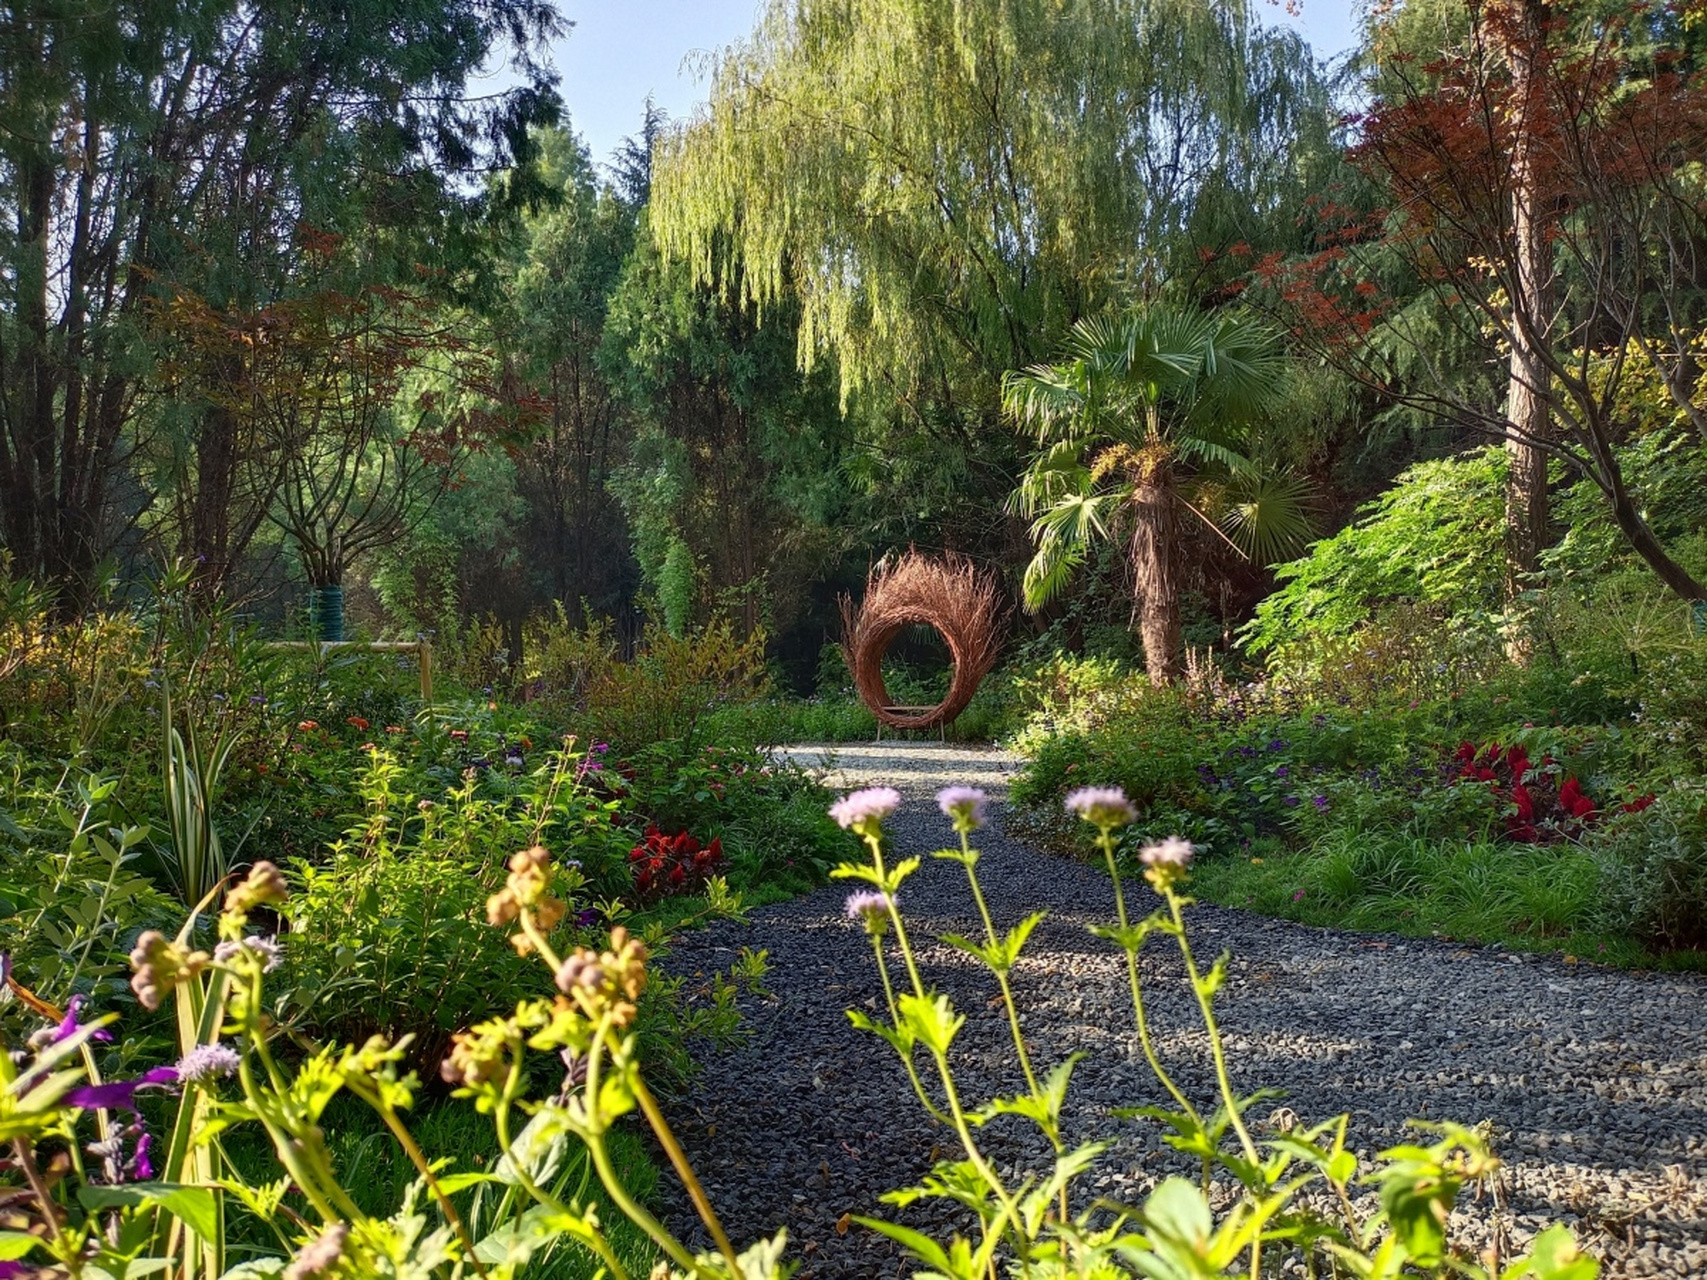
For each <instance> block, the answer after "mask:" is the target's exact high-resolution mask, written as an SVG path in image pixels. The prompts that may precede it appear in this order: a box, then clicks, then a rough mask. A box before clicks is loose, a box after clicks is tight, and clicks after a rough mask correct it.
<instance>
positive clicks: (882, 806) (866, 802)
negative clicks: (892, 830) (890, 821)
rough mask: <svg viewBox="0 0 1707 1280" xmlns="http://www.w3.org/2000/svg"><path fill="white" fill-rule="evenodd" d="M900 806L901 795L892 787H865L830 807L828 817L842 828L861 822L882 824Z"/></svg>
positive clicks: (850, 793)
mask: <svg viewBox="0 0 1707 1280" xmlns="http://www.w3.org/2000/svg"><path fill="white" fill-rule="evenodd" d="M900 805H901V793H900V792H899V791H897V790H895V788H894V787H866V788H865V789H864V790H863V791H852V792H849V793H848V794H847V795H845V796H843V797H842V798H841V799H840V800H838V801H836V803H835V804H833V805H831V806H830V816H831V817H832V818H834V819H835V820H836V822H837V823H838V824H839V825H841V826H842V827H844V828H852V827H854V826H856V825H857V824H859V823H862V822H882V821H883V819H885V818H887V817H888V816H889V815H890V814H892V813H894V812H895V810H896V809H898V808H899V807H900Z"/></svg>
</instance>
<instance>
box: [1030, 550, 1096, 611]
mask: <svg viewBox="0 0 1707 1280" xmlns="http://www.w3.org/2000/svg"><path fill="white" fill-rule="evenodd" d="M1084 562H1085V544H1084V543H1082V542H1067V541H1063V540H1061V539H1050V540H1047V541H1045V542H1042V543H1040V544H1039V545H1038V548H1037V553H1036V554H1035V555H1034V556H1032V558H1031V563H1030V564H1028V565H1026V567H1025V580H1024V582H1023V583H1022V584H1021V586H1020V593H1021V595H1022V596H1023V597H1024V599H1025V607H1026V608H1027V609H1030V610H1033V611H1036V610H1038V609H1041V608H1042V607H1043V606H1044V605H1046V604H1048V603H1049V602H1050V601H1051V600H1053V599H1054V598H1055V597H1056V596H1058V595H1060V594H1061V591H1062V590H1063V589H1064V588H1065V587H1066V585H1067V584H1068V583H1069V582H1070V581H1072V578H1073V574H1074V573H1075V572H1077V571H1078V569H1079V567H1080V566H1081V565H1082V564H1084Z"/></svg>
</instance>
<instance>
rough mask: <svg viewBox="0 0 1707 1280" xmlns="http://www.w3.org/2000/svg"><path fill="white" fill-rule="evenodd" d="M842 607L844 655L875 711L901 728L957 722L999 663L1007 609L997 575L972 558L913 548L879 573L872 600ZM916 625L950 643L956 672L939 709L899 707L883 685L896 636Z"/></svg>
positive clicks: (844, 602) (868, 591) (871, 583)
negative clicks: (1004, 609)
mask: <svg viewBox="0 0 1707 1280" xmlns="http://www.w3.org/2000/svg"><path fill="white" fill-rule="evenodd" d="M841 606H842V656H843V657H844V658H845V659H846V660H847V664H848V670H850V671H851V672H853V678H854V687H855V688H856V689H857V690H858V691H859V698H860V701H861V702H863V703H865V705H866V706H867V707H869V708H870V709H871V713H872V714H873V715H874V716H876V717H877V718H878V720H880V721H881V722H882V723H884V724H886V725H888V726H890V727H891V728H893V729H934V728H936V727H937V726H938V725H944V724H947V723H949V722H950V721H951V720H953V719H954V718H955V717H956V716H958V715H959V714H960V713H961V712H962V711H964V710H966V708H967V705H968V704H970V703H971V701H972V695H973V694H975V693H976V692H977V691H978V684H979V682H980V681H982V680H983V679H984V677H985V676H987V675H989V674H990V669H991V668H992V667H994V666H995V665H996V655H997V653H998V651H999V648H1000V640H1001V629H1002V606H1001V596H1000V593H999V591H998V590H997V587H996V579H995V575H994V574H991V573H988V572H985V571H982V570H980V569H979V568H978V567H977V566H976V565H974V564H973V563H972V562H971V561H970V560H968V559H966V558H965V557H964V556H958V555H954V554H952V553H950V554H947V555H943V556H939V557H930V556H922V555H920V554H919V553H918V552H917V551H916V550H911V549H909V550H908V552H907V554H906V555H904V556H902V557H901V558H900V559H898V560H895V561H893V562H891V563H888V564H880V565H878V567H877V568H876V569H874V570H872V572H871V575H870V576H869V577H868V578H867V579H866V584H865V599H863V600H862V601H860V603H859V604H858V605H857V606H856V605H855V604H854V602H853V597H851V596H843V597H842V598H841ZM916 623H924V624H925V625H927V626H930V627H933V628H935V629H936V631H937V632H938V634H940V635H941V636H942V638H943V640H945V641H946V642H947V644H948V653H949V658H950V660H951V661H952V662H953V664H954V672H953V675H952V677H951V678H950V680H949V686H948V696H947V697H946V698H944V699H943V700H942V701H941V702H940V703H938V704H937V705H936V706H934V707H924V708H915V707H896V706H894V705H892V703H891V701H890V698H889V691H888V689H886V688H884V685H883V655H884V654H885V653H887V652H888V651H889V646H890V645H891V644H893V643H894V641H895V637H896V636H898V635H900V634H901V632H902V631H903V630H904V629H905V628H907V627H909V626H913V625H914V624H916Z"/></svg>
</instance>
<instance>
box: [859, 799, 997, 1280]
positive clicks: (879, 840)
mask: <svg viewBox="0 0 1707 1280" xmlns="http://www.w3.org/2000/svg"><path fill="white" fill-rule="evenodd" d="M900 803H901V795H900V793H899V792H898V791H896V790H894V789H893V788H892V787H872V788H868V789H866V790H864V791H855V792H852V793H851V794H849V795H847V796H844V797H843V798H842V799H841V800H839V801H837V802H836V803H835V804H834V805H832V806H831V807H830V816H831V817H833V818H834V819H835V820H836V821H837V822H838V823H840V824H841V826H843V827H844V828H846V829H848V830H850V831H852V832H853V833H854V834H855V835H857V836H859V838H860V839H861V840H862V841H864V843H865V846H866V848H867V849H869V850H870V851H871V861H872V865H871V869H870V870H869V871H868V870H867V869H865V868H863V867H858V866H851V865H850V866H843V867H841V868H838V874H841V875H843V876H856V877H858V878H861V879H866V880H870V881H871V882H872V883H873V884H876V885H877V886H878V887H879V888H880V889H881V890H882V891H883V893H884V894H885V895H886V896H887V898H888V900H889V920H890V924H891V926H892V927H893V928H894V930H895V941H896V944H897V945H898V946H899V947H900V950H901V958H902V960H903V961H904V962H905V964H906V968H907V976H908V978H909V979H910V980H911V982H912V984H913V995H914V997H915V998H916V999H917V1000H918V1001H919V1003H920V1005H921V1006H924V1005H928V1004H929V1003H930V993H929V992H928V991H927V989H926V987H925V984H924V980H923V978H921V977H920V975H919V966H918V963H917V961H916V960H915V958H914V954H913V944H912V940H911V938H909V937H908V935H907V924H906V921H905V920H904V919H903V918H902V916H901V912H900V910H899V909H898V908H897V907H896V905H895V889H896V888H898V887H899V886H900V883H901V881H902V880H904V879H905V878H906V877H907V876H909V875H911V874H912V872H913V871H915V870H917V868H918V861H917V859H910V860H909V861H908V862H905V863H902V864H901V865H900V866H898V867H896V868H895V869H894V870H893V871H891V870H890V869H889V868H888V867H887V866H886V864H885V862H884V859H883V819H884V818H886V817H888V816H889V815H890V814H891V813H893V812H894V811H895V809H896V808H897V807H899V805H900ZM878 952H879V962H880V963H881V960H882V948H881V945H879V948H878ZM895 1004H896V1007H897V1010H898V1008H899V1004H900V1002H899V1001H896V1002H895ZM904 1026H905V1023H904V1021H902V1020H897V1022H896V1025H895V1031H896V1033H897V1034H903V1033H904ZM934 1039H935V1038H934V1037H933V1038H932V1041H927V1043H926V1045H925V1047H926V1050H927V1051H928V1052H929V1053H930V1055H931V1060H932V1061H933V1062H934V1063H935V1064H936V1069H937V1076H938V1078H939V1080H940V1081H941V1084H942V1091H943V1099H944V1101H945V1102H946V1103H947V1106H948V1116H949V1122H950V1124H952V1125H953V1127H954V1131H955V1135H956V1136H957V1137H958V1138H959V1139H960V1145H961V1148H962V1149H963V1150H964V1151H965V1152H966V1156H967V1159H968V1160H969V1161H970V1162H971V1164H972V1166H973V1168H975V1169H976V1170H977V1171H978V1175H979V1177H980V1178H982V1179H983V1181H984V1185H985V1186H987V1187H989V1188H990V1191H991V1193H992V1194H993V1195H994V1196H995V1197H996V1200H997V1202H998V1203H1000V1204H1001V1206H1002V1211H1003V1217H1004V1219H1005V1221H1006V1222H1007V1223H1008V1224H1011V1225H1012V1226H1013V1240H1014V1245H1015V1248H1016V1249H1017V1250H1018V1252H1019V1260H1020V1264H1021V1267H1022V1269H1023V1270H1024V1271H1026V1272H1028V1273H1029V1270H1030V1253H1031V1242H1030V1241H1029V1240H1028V1239H1027V1238H1026V1234H1025V1232H1024V1231H1022V1230H1019V1229H1018V1226H1017V1224H1019V1223H1020V1222H1022V1221H1023V1219H1022V1217H1021V1214H1020V1206H1019V1202H1018V1200H1017V1199H1016V1198H1015V1197H1014V1194H1013V1192H1012V1191H1010V1190H1009V1189H1008V1187H1007V1185H1006V1184H1005V1183H1004V1182H1003V1181H1002V1180H1001V1178H1000V1177H999V1176H998V1175H997V1173H996V1170H995V1167H994V1166H993V1165H992V1164H991V1163H990V1161H989V1159H988V1157H986V1156H985V1155H984V1153H983V1151H982V1150H980V1148H979V1146H978V1143H977V1141H976V1140H975V1139H974V1138H973V1136H972V1126H971V1122H970V1120H969V1119H968V1118H967V1115H966V1108H965V1106H964V1104H963V1103H962V1102H961V1099H960V1091H959V1090H958V1089H957V1088H955V1084H954V1072H953V1071H952V1069H951V1068H950V1067H949V1065H948V1054H947V1053H946V1051H945V1050H944V1048H943V1046H942V1045H941V1044H939V1043H935V1042H933V1041H934ZM902 1056H903V1057H905V1055H902Z"/></svg>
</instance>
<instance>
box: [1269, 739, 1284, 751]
mask: <svg viewBox="0 0 1707 1280" xmlns="http://www.w3.org/2000/svg"><path fill="white" fill-rule="evenodd" d="M1268 749H1269V750H1270V751H1284V750H1286V740H1285V739H1284V738H1275V739H1274V740H1273V741H1271V742H1270V743H1269V744H1268Z"/></svg>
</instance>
